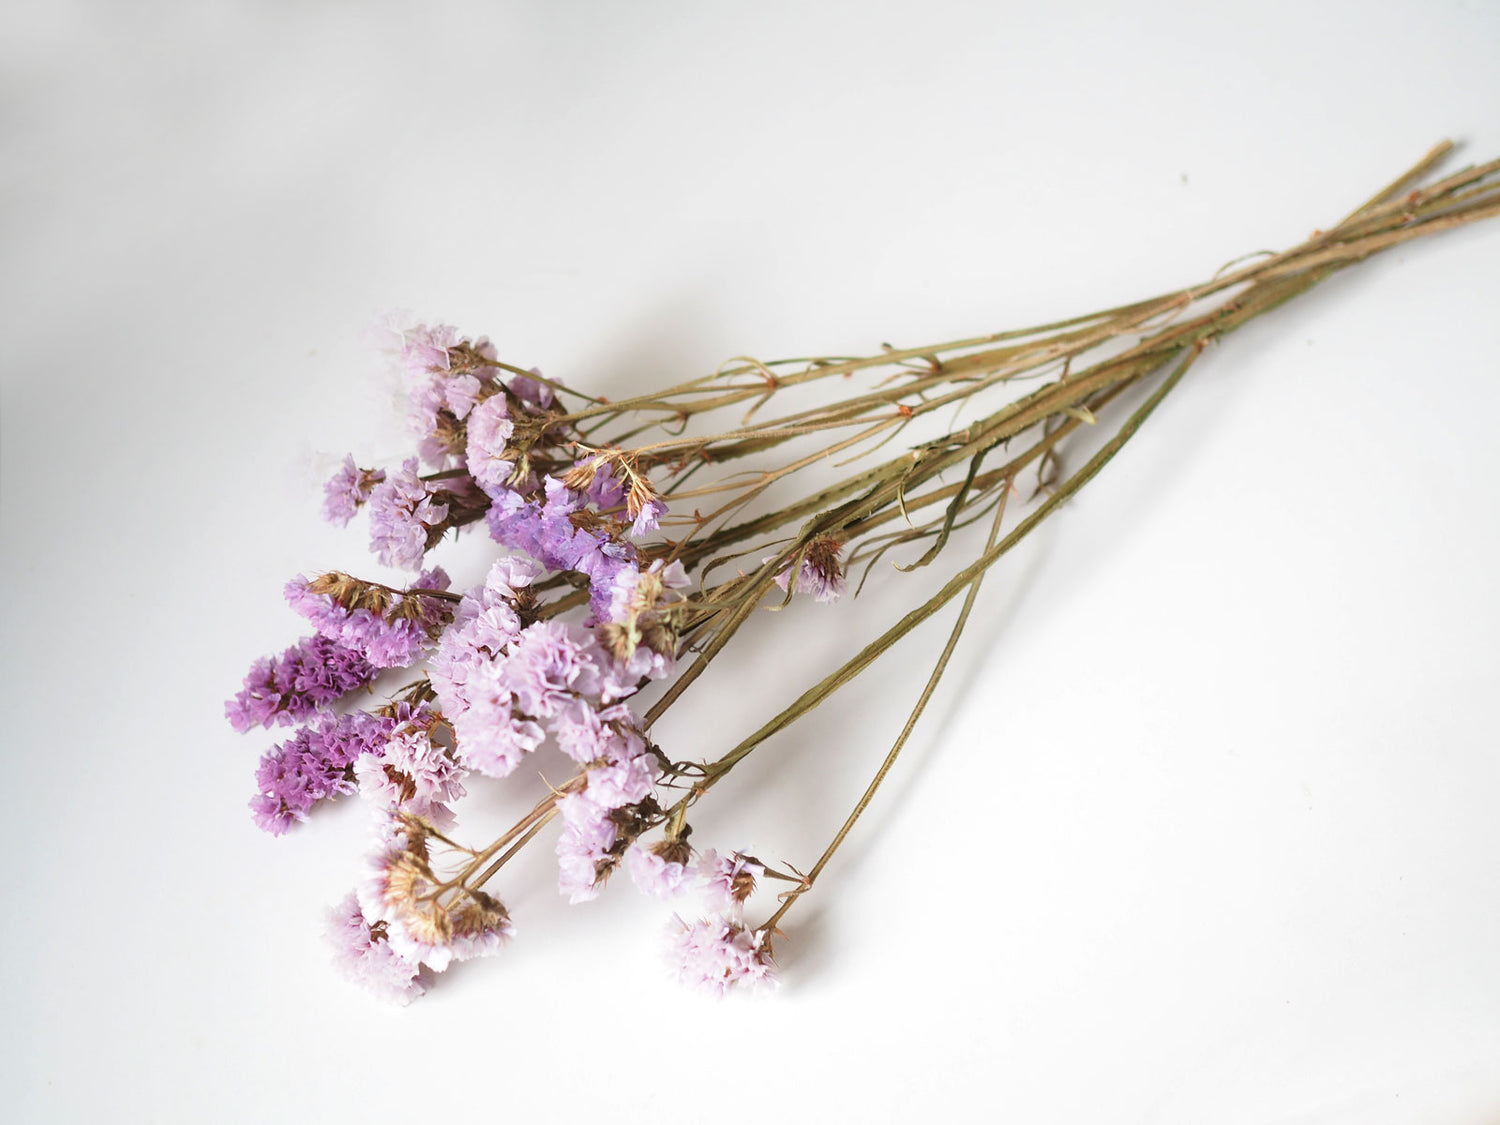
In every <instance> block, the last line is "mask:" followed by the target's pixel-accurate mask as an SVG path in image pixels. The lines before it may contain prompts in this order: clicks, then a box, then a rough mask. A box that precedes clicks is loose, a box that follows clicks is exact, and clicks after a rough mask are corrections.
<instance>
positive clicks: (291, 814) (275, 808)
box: [250, 711, 394, 836]
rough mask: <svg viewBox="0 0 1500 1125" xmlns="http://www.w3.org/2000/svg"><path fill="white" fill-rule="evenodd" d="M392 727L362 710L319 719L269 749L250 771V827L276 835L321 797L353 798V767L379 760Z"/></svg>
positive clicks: (386, 721) (322, 716) (391, 724)
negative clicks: (345, 795)
mask: <svg viewBox="0 0 1500 1125" xmlns="http://www.w3.org/2000/svg"><path fill="white" fill-rule="evenodd" d="M393 726H394V723H393V722H392V720H390V719H385V718H381V717H380V716H377V715H371V714H369V713H368V712H365V711H355V712H352V713H351V714H348V715H339V716H334V715H329V714H323V715H319V716H318V717H317V718H316V719H314V720H313V721H312V722H311V723H309V724H308V725H307V726H305V727H303V728H302V729H301V730H299V731H298V732H297V733H296V734H295V735H294V736H293V737H292V738H290V739H288V740H287V741H285V742H282V743H280V744H278V745H277V746H274V747H273V748H272V749H271V750H270V751H269V752H268V753H267V754H266V755H265V756H264V757H263V758H261V760H260V768H259V769H257V770H256V771H255V784H256V788H257V790H258V792H257V793H256V796H255V797H254V798H253V799H252V800H251V802H250V809H251V811H252V812H253V813H254V814H255V823H256V824H258V825H260V827H261V828H263V829H265V830H266V831H267V832H269V833H271V835H273V836H280V835H281V834H282V833H283V832H285V831H286V830H287V829H288V828H290V827H291V826H292V823H293V822H294V821H301V820H306V819H307V814H308V812H309V811H310V810H311V809H312V807H313V805H315V804H317V803H318V802H319V801H321V800H323V799H324V798H325V797H332V796H334V795H335V794H338V793H353V792H354V791H355V788H356V787H355V783H354V764H355V762H357V761H359V760H360V759H361V758H362V757H365V756H370V757H378V756H379V755H380V754H381V752H382V751H383V749H384V747H385V743H386V740H387V738H389V737H390V732H391V728H392V727H393Z"/></svg>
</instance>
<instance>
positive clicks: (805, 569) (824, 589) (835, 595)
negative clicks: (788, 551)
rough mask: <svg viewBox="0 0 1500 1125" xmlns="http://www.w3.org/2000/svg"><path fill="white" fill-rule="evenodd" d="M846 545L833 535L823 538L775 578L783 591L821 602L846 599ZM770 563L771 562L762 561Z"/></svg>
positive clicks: (813, 542) (821, 536)
mask: <svg viewBox="0 0 1500 1125" xmlns="http://www.w3.org/2000/svg"><path fill="white" fill-rule="evenodd" d="M843 550H844V544H843V543H842V542H841V541H839V540H838V539H835V538H834V537H833V536H831V535H820V536H818V537H817V538H815V539H814V540H813V541H812V542H811V543H809V544H808V545H807V548H806V549H805V550H804V551H803V552H802V554H801V558H800V559H799V558H797V557H796V556H794V557H793V558H792V560H791V561H790V562H789V563H788V564H787V566H786V568H785V569H784V570H782V572H781V573H780V574H778V575H777V576H776V585H778V586H780V587H781V588H782V589H783V590H788V591H792V592H795V593H799V594H811V595H812V596H813V597H814V598H816V599H817V600H818V601H820V602H833V601H838V599H839V598H841V597H843V596H844V564H843V560H842V558H841V557H840V556H841V555H842V554H843ZM762 561H765V562H769V561H770V560H769V559H765V560H762Z"/></svg>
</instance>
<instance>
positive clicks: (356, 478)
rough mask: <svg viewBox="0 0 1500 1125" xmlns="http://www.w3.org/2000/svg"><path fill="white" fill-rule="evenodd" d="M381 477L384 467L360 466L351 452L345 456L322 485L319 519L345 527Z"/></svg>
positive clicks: (383, 476)
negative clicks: (367, 467) (320, 516)
mask: <svg viewBox="0 0 1500 1125" xmlns="http://www.w3.org/2000/svg"><path fill="white" fill-rule="evenodd" d="M383 480H385V470H384V469H361V468H359V467H358V466H357V465H355V463H354V457H353V456H352V455H350V456H346V457H345V458H344V463H343V465H342V466H340V468H339V471H338V472H337V473H335V474H334V475H333V478H332V479H331V480H329V482H328V483H327V484H325V485H324V486H323V518H324V519H326V520H327V521H328V522H329V523H332V524H337V525H338V526H339V527H344V526H346V525H347V524H348V523H349V521H350V520H352V519H353V518H354V513H355V512H357V511H359V509H360V508H362V507H364V505H365V502H366V501H368V500H369V499H370V493H371V492H372V491H374V488H375V486H376V485H377V484H379V483H380V482H381V481H383Z"/></svg>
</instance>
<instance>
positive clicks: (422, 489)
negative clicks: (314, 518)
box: [370, 457, 448, 570]
mask: <svg viewBox="0 0 1500 1125" xmlns="http://www.w3.org/2000/svg"><path fill="white" fill-rule="evenodd" d="M436 491H437V490H436V489H434V488H433V487H432V486H431V485H430V484H429V483H428V482H427V481H424V480H422V479H421V478H420V477H419V476H417V459H416V458H415V457H408V458H407V459H406V460H405V461H404V462H403V463H402V465H401V468H400V470H399V471H397V472H395V473H392V474H391V475H390V476H388V477H386V479H385V480H383V481H381V482H380V483H379V484H377V485H376V486H375V488H374V489H373V490H372V491H371V493H370V550H371V551H372V552H374V555H375V557H376V558H377V559H379V560H380V561H381V563H383V564H384V565H386V566H393V567H397V568H398V569H401V570H417V569H418V568H420V567H421V565H422V556H423V554H425V553H426V551H427V548H428V546H429V545H430V543H431V540H432V538H433V535H434V532H436V533H438V534H441V530H442V527H441V525H442V523H443V520H445V519H446V518H447V516H448V505H447V504H444V503H440V502H438V501H437V499H436V497H435V495H434V493H435V492H436Z"/></svg>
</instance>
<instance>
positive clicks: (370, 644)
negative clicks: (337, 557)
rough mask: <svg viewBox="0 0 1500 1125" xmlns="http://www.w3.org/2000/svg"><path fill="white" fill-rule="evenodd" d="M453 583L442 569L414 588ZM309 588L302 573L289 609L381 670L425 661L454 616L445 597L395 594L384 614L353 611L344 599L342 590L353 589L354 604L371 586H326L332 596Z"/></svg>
mask: <svg viewBox="0 0 1500 1125" xmlns="http://www.w3.org/2000/svg"><path fill="white" fill-rule="evenodd" d="M329 577H332V576H325V579H326V578H329ZM450 584H451V580H450V579H449V577H448V574H447V572H446V571H444V570H443V568H442V567H440V566H439V567H433V568H432V569H431V570H425V571H423V572H422V573H421V574H419V575H418V576H417V578H416V581H415V582H414V583H413V584H412V587H413V589H418V590H446V589H447V588H448V587H449V585H450ZM309 585H310V584H309V582H308V580H307V579H306V578H304V577H303V576H302V575H300V574H299V575H297V577H296V578H294V579H292V580H291V581H290V582H288V583H287V584H286V588H285V591H284V593H285V596H286V600H287V604H289V605H290V606H291V607H292V608H293V609H294V610H296V611H297V612H298V613H300V614H301V615H302V616H303V617H305V618H307V620H308V621H310V622H312V624H313V625H314V627H316V628H317V630H318V633H319V634H320V635H322V636H324V637H328V638H330V639H331V640H335V641H338V642H339V644H341V645H343V646H344V647H345V648H352V649H354V650H355V651H357V652H359V653H360V654H361V655H363V656H364V658H365V659H366V660H368V661H369V662H370V663H371V664H373V665H374V666H375V667H377V668H405V667H408V666H410V665H412V664H415V663H416V662H417V661H418V660H421V659H422V657H423V656H424V655H426V651H427V648H428V646H429V645H430V644H431V643H432V640H433V638H434V637H435V636H436V635H437V634H438V633H439V632H440V631H441V630H442V628H443V625H444V624H446V622H447V620H448V617H449V608H448V603H447V602H446V601H445V600H444V599H442V598H434V597H424V596H422V595H420V594H410V593H405V594H395V595H393V596H392V597H390V598H389V599H382V601H383V602H384V603H385V604H384V605H383V606H382V607H381V608H378V609H376V608H370V607H366V606H363V605H356V606H353V607H352V608H351V606H350V605H349V604H346V602H345V601H344V600H341V597H340V593H341V591H340V589H339V587H340V586H341V585H342V586H348V587H349V589H348V591H347V593H345V594H344V596H346V597H348V598H349V600H351V601H352V600H354V599H356V598H358V597H360V596H361V595H362V594H364V593H365V592H366V591H367V589H368V588H367V587H363V586H362V584H360V583H358V582H355V581H354V580H352V579H350V580H348V582H346V583H340V582H337V581H335V582H326V581H324V582H321V583H320V586H319V588H320V589H323V588H326V589H327V590H328V592H326V593H320V592H316V591H315V590H313V589H309Z"/></svg>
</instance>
